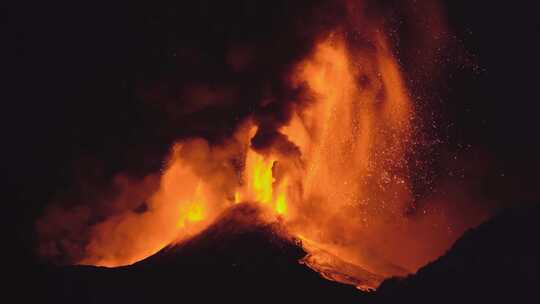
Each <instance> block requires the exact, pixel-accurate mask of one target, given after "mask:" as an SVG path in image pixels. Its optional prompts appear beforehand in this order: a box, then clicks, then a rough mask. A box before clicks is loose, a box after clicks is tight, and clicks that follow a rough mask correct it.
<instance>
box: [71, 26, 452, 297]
mask: <svg viewBox="0 0 540 304" xmlns="http://www.w3.org/2000/svg"><path fill="white" fill-rule="evenodd" d="M369 41H370V45H368V46H364V47H350V46H349V45H348V42H347V40H346V39H345V38H344V37H343V35H342V34H339V32H336V33H334V34H330V35H329V36H328V37H326V38H325V39H322V40H320V41H319V42H318V44H317V45H316V46H315V48H314V51H313V52H312V53H311V54H310V55H309V56H308V57H307V58H304V59H303V60H302V61H300V62H299V63H298V64H297V65H296V67H295V69H294V72H293V73H292V75H290V76H291V77H290V79H289V81H290V83H291V84H292V85H293V86H297V87H301V86H303V87H307V89H308V90H309V95H310V100H309V102H307V103H295V104H294V106H293V109H292V116H291V119H290V120H289V121H288V122H287V123H286V124H285V125H283V126H282V127H281V128H280V129H279V132H281V133H280V134H279V135H281V136H283V137H284V138H286V140H288V142H290V143H291V144H292V145H294V146H295V148H296V149H297V150H298V151H299V153H284V152H283V151H282V150H280V149H279V148H278V147H272V148H269V149H266V150H257V149H255V148H254V147H253V146H252V144H251V141H252V139H253V138H254V136H255V135H256V134H257V131H258V128H259V127H260V126H258V125H257V124H256V122H255V120H253V119H251V118H250V119H247V120H246V121H244V122H243V124H242V125H241V126H240V127H239V128H238V129H237V131H236V133H235V134H234V136H233V137H232V138H230V139H229V140H228V141H227V142H225V143H222V144H220V145H210V144H209V143H208V142H207V141H205V140H203V139H191V140H186V141H183V142H180V143H178V144H176V145H175V146H174V147H173V149H172V151H171V155H170V157H169V161H168V163H167V164H166V166H164V169H163V172H162V174H161V176H160V177H159V178H160V180H159V187H158V189H157V191H155V192H153V193H152V194H151V195H150V197H149V199H147V200H146V204H147V207H148V208H147V209H148V210H147V211H146V212H142V213H136V212H130V213H127V214H121V215H118V216H114V217H112V218H110V219H108V220H106V221H103V222H100V223H99V224H97V225H95V226H94V227H93V230H92V232H91V238H90V242H89V244H88V245H87V247H86V248H85V253H86V255H85V257H84V258H82V259H81V261H79V263H81V264H92V265H101V266H109V267H115V266H121V265H128V264H132V263H134V262H137V261H140V260H142V259H144V258H146V257H148V256H150V255H152V254H154V253H156V252H157V251H159V250H161V249H162V248H164V247H166V246H171V245H174V244H178V243H181V242H182V241H184V240H186V239H188V238H190V237H191V236H193V235H195V234H197V233H199V232H201V231H202V230H203V229H205V228H206V227H208V226H209V225H210V224H211V223H212V222H213V221H214V220H215V219H216V218H217V217H218V216H219V215H220V214H221V213H223V212H224V211H225V210H226V209H227V208H229V207H231V206H233V205H234V204H238V203H242V202H255V203H258V204H259V205H260V207H261V208H262V209H264V210H266V211H267V212H266V213H267V214H268V218H267V220H268V221H270V222H271V221H279V222H280V223H281V224H282V225H283V227H284V229H285V230H286V231H287V232H288V233H289V234H290V235H291V237H292V238H294V239H297V240H299V241H300V242H301V243H302V246H303V248H304V249H305V250H306V251H307V252H308V256H307V257H306V258H305V259H304V260H303V263H305V264H306V265H308V266H309V267H311V268H313V269H315V270H317V271H319V272H320V273H321V274H322V275H323V276H324V277H327V278H330V279H334V280H338V281H344V282H347V283H351V284H355V285H357V286H359V287H362V288H375V287H377V285H378V284H379V283H380V279H381V278H386V277H390V276H396V275H398V276H399V275H405V274H408V273H411V272H415V271H416V270H417V269H418V268H419V267H421V266H423V265H424V264H426V263H427V262H429V261H430V260H432V259H434V258H436V257H437V256H438V255H440V254H441V253H442V252H443V251H444V250H445V249H446V248H448V246H450V244H451V242H452V237H449V236H448V234H445V232H444V231H443V230H444V229H443V228H440V229H439V228H433V227H438V226H436V225H435V224H434V223H441V222H443V221H442V220H440V219H438V218H434V217H426V218H422V219H420V220H418V219H416V220H413V219H410V218H408V217H406V216H405V215H404V213H405V212H404V210H406V208H407V206H408V205H409V204H410V203H411V201H412V200H413V197H412V190H411V183H410V178H409V174H410V172H408V168H407V155H408V153H410V152H411V147H412V142H413V141H414V137H415V130H414V128H413V126H412V120H413V118H414V115H415V109H414V106H413V104H412V102H411V98H410V96H409V94H408V92H407V88H406V85H405V82H404V80H403V76H402V72H401V70H400V66H399V65H398V63H397V61H396V59H395V57H394V55H393V51H392V50H391V47H390V46H389V44H388V41H387V38H386V37H385V36H384V35H383V34H382V32H380V31H373V32H372V33H371V37H370V39H369ZM231 159H235V160H240V161H239V163H240V164H241V165H239V166H234V165H232V164H231V161H230V160H231ZM441 231H443V232H441ZM430 244H438V245H430ZM346 277H347V278H350V277H360V278H358V280H357V281H355V280H353V281H351V280H350V279H344V278H346Z"/></svg>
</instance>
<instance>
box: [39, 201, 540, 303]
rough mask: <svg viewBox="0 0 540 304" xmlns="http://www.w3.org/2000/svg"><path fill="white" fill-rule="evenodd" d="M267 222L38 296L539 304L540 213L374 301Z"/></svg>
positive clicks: (67, 270)
mask: <svg viewBox="0 0 540 304" xmlns="http://www.w3.org/2000/svg"><path fill="white" fill-rule="evenodd" d="M259 213H260V210H259V208H257V207H256V206H253V205H250V204H242V205H239V206H236V207H235V208H234V209H231V210H229V211H228V212H227V213H226V214H224V215H222V217H221V218H220V220H219V221H217V222H216V223H215V224H214V225H212V226H211V227H208V228H207V229H206V230H205V231H203V232H201V233H200V234H199V235H197V236H195V237H194V238H192V239H190V240H189V241H186V242H184V243H182V244H178V245H176V246H173V247H169V248H166V249H163V250H162V251H160V252H159V253H157V254H155V255H153V256H152V257H149V258H147V259H145V260H143V261H140V262H138V263H136V264H134V265H131V266H126V267H119V268H104V267H94V266H69V267H50V266H46V267H45V268H42V272H33V273H32V275H31V276H29V278H31V279H36V280H37V281H39V282H40V283H39V284H40V286H41V287H42V289H41V290H42V293H37V294H33V295H32V296H35V297H36V299H39V301H40V302H46V303H49V302H50V303H73V302H77V303H116V302H118V301H128V302H130V303H152V302H156V301H157V302H161V301H164V302H167V301H170V300H171V299H173V298H175V297H181V298H183V299H190V300H191V301H193V300H196V301H201V302H215V301H220V299H234V301H236V302H238V303H252V302H253V301H257V302H272V303H275V302H280V301H328V302H340V303H353V302H360V303H396V302H399V301H414V302H417V303H433V302H434V301H435V302H439V303H455V301H468V300H494V301H496V300H501V299H503V300H509V301H515V300H518V301H525V302H527V301H531V300H533V299H535V298H536V299H538V295H537V294H535V292H534V286H535V284H537V283H538V281H539V279H540V277H539V275H540V272H539V269H538V265H539V264H538V263H539V260H538V257H539V256H540V254H539V253H540V252H539V250H540V248H539V247H538V243H537V242H531V241H530V238H531V235H532V234H534V232H535V231H537V230H538V228H540V227H538V222H537V221H536V217H537V216H538V215H539V214H540V210H539V209H538V208H537V207H531V208H526V209H516V210H507V211H506V212H504V213H502V214H501V215H500V216H498V217H496V218H495V219H493V220H491V221H489V222H487V223H485V224H483V225H481V226H480V227H478V228H477V229H474V230H471V231H469V232H467V233H465V235H464V236H463V237H462V238H461V239H460V240H458V241H457V242H456V244H455V245H454V246H453V247H452V248H451V249H450V250H449V251H448V252H447V253H446V254H445V255H444V256H443V257H441V258H439V259H438V260H436V261H434V262H432V263H430V264H429V265H427V266H426V267H424V268H422V269H421V270H420V271H419V272H418V273H417V274H415V275H411V276H409V277H407V278H396V279H389V280H386V281H384V283H383V284H382V285H381V286H380V287H379V288H378V290H377V291H374V292H367V293H366V291H361V290H358V289H356V288H354V287H353V286H348V285H344V284H341V283H337V282H333V281H331V280H327V279H328V278H330V279H332V278H335V277H336V276H339V277H340V278H341V279H343V277H345V276H346V275H347V274H343V273H341V274H336V273H329V274H326V275H324V276H325V277H326V276H327V277H326V278H327V279H325V278H323V277H322V276H321V275H319V274H317V272H314V271H311V270H309V269H308V268H307V267H304V266H303V265H301V263H305V262H302V261H303V260H305V259H306V256H307V253H306V252H305V251H304V250H302V247H301V244H300V243H298V242H297V241H296V242H295V241H294V240H292V239H290V237H289V236H287V235H284V234H283V231H282V230H281V228H280V224H279V223H274V224H267V223H264V222H260V221H258V216H259ZM523 252H527V253H528V254H526V255H524V254H523ZM42 267H43V266H42ZM317 267H318V268H317V269H316V270H317V271H318V272H321V269H320V265H318V266H317ZM351 271H354V277H353V278H354V279H352V280H353V281H352V282H351V283H354V285H358V284H359V283H362V282H360V281H359V280H358V278H359V277H363V278H364V281H363V283H364V284H371V283H373V282H374V281H377V280H380V279H381V278H379V277H376V276H374V275H372V274H370V273H369V272H367V271H365V270H362V269H357V268H354V269H352V270H351ZM322 273H324V271H323V272H322ZM36 286H37V285H36Z"/></svg>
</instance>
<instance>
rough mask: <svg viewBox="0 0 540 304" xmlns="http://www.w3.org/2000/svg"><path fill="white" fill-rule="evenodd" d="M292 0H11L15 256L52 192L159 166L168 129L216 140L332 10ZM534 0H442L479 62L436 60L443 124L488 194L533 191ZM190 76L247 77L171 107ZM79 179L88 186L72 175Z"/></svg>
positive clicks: (9, 123) (5, 180)
mask: <svg viewBox="0 0 540 304" xmlns="http://www.w3.org/2000/svg"><path fill="white" fill-rule="evenodd" d="M290 2H291V1H231V2H229V1H227V4H225V1H194V2H193V3H184V1H174V2H170V3H166V4H160V5H156V4H145V5H135V4H129V5H123V4H122V5H121V4H110V3H109V4H107V5H105V6H101V5H98V4H97V3H89V4H79V3H76V2H71V3H49V2H40V3H35V4H33V5H24V6H23V5H17V6H13V7H10V8H8V9H7V10H6V11H5V13H4V14H3V15H6V16H7V18H6V19H5V20H7V26H4V29H7V31H3V45H4V47H3V52H2V53H5V54H3V55H2V57H3V58H2V61H3V62H4V64H3V68H2V70H3V73H4V74H5V78H4V79H5V80H4V81H3V85H4V86H5V88H4V89H3V92H2V96H3V97H2V101H3V103H2V107H3V110H2V114H3V115H2V119H1V122H2V125H1V126H0V130H1V132H2V142H3V144H2V158H1V162H2V167H1V170H2V184H3V188H4V189H6V190H7V195H6V196H4V197H3V199H4V202H3V205H4V206H5V207H4V208H6V209H4V212H3V214H4V217H5V218H4V219H3V222H4V224H5V225H7V226H8V227H9V229H10V230H12V231H14V233H13V234H12V236H11V237H12V239H10V240H9V241H8V242H9V243H12V244H16V245H14V246H13V251H12V254H14V256H17V260H19V261H21V263H22V262H23V261H24V260H25V259H26V258H30V259H32V250H33V249H32V248H33V246H34V241H35V240H34V234H33V225H34V222H35V220H36V218H37V216H39V215H40V214H41V213H42V211H43V207H44V206H45V205H46V204H47V203H48V202H49V201H50V200H51V199H52V198H53V197H55V195H58V193H62V192H70V191H78V192H80V191H83V190H84V191H88V192H92V189H93V187H96V188H99V187H102V186H103V187H105V185H107V184H108V181H109V178H110V177H111V176H113V175H114V174H115V173H117V172H119V171H127V172H129V173H130V174H132V175H139V176H142V175H145V174H147V173H148V172H152V171H155V170H157V169H158V168H159V167H160V166H161V164H162V161H163V157H164V155H165V154H166V153H167V151H168V149H169V145H170V143H171V142H173V141H174V140H175V139H177V138H182V137H185V136H187V135H194V134H195V135H199V136H204V137H207V138H209V139H210V140H219V138H220V137H222V136H223V135H224V134H228V133H230V132H232V129H233V126H234V125H235V123H236V122H237V121H239V120H240V119H241V118H242V117H243V116H244V115H246V114H247V113H251V112H253V111H256V110H257V106H256V104H250V103H249V100H257V101H258V99H259V98H260V97H261V96H262V95H261V94H263V93H261V92H264V91H265V90H270V91H272V90H273V89H274V88H266V87H265V84H266V83H279V81H276V79H274V78H275V77H277V76H276V75H280V73H282V72H283V70H284V69H287V67H288V63H291V62H294V59H295V58H297V57H298V56H300V55H302V54H304V53H305V52H306V51H307V50H306V49H305V45H306V44H305V41H306V40H309V39H312V38H313V37H312V35H313V33H311V32H309V31H305V32H302V31H299V30H298V29H299V28H301V25H302V24H303V23H305V24H310V26H306V28H310V29H311V28H312V26H313V24H320V25H321V28H324V26H325V24H326V23H329V24H330V23H332V22H333V20H332V18H328V19H324V18H323V19H320V18H319V17H318V16H314V15H311V14H309V13H305V10H306V9H309V8H310V7H312V6H313V1H295V2H294V3H295V4H294V5H291V4H290ZM317 2H324V1H317ZM381 2H385V3H386V5H389V6H392V5H395V3H399V1H381ZM533 3H534V2H533V1H465V0H459V1H455V0H454V1H450V0H448V1H445V7H446V13H447V16H448V22H449V28H450V30H451V31H452V32H453V33H454V36H455V37H454V38H453V39H454V41H455V42H456V45H458V46H459V47H460V48H463V49H464V50H466V51H467V52H468V53H469V54H471V55H472V58H474V60H475V62H476V64H475V65H476V66H477V68H470V67H467V68H463V67H460V66H455V67H452V66H451V64H450V67H446V68H445V70H444V71H445V72H447V73H448V75H446V76H449V77H448V78H447V79H445V82H444V83H442V84H438V88H439V89H440V92H439V94H440V95H441V96H440V101H438V103H439V105H440V113H441V116H442V118H441V122H444V125H442V127H441V128H439V131H438V132H440V133H441V137H443V138H444V139H445V141H447V142H448V146H449V147H450V148H449V149H450V150H452V151H457V154H459V155H462V154H463V155H468V154H467V153H465V152H467V151H469V150H467V149H470V151H474V153H473V152H471V154H470V155H473V156H466V157H470V159H472V161H475V159H476V158H489V159H490V167H489V169H488V173H487V175H486V176H484V177H483V180H482V181H481V183H482V187H483V189H485V193H484V194H485V196H486V197H490V198H495V199H497V200H500V201H504V202H509V204H513V203H514V201H535V200H536V199H538V196H539V191H538V189H537V185H536V181H537V175H538V172H540V166H539V164H540V162H539V161H538V155H539V152H540V144H539V142H538V138H539V136H538V130H539V128H538V120H539V117H540V116H539V115H540V113H539V112H538V111H537V109H539V108H540V107H538V106H537V103H538V102H539V97H538V96H539V93H538V92H539V90H538V87H539V85H538V74H539V71H540V64H539V63H540V59H539V58H540V55H539V54H540V43H539V41H538V36H539V35H538V34H539V29H540V28H539V21H538V20H540V18H538V8H537V7H536V6H537V5H536V4H533ZM301 16H309V17H305V20H303V19H302V17H301ZM293 29H294V31H293ZM291 32H294V33H297V34H291ZM283 33H286V35H284V34H283ZM284 45H287V48H285V47H282V46H284ZM250 47H251V48H253V47H254V48H256V52H255V53H256V54H263V55H264V56H267V57H263V58H273V60H275V61H266V60H260V62H258V61H257V59H254V60H255V63H253V64H254V68H253V71H252V72H246V73H245V74H243V75H242V76H234V77H239V78H234V77H231V75H233V74H234V73H231V71H230V66H227V65H226V64H224V62H227V60H229V59H228V58H227V56H228V54H230V52H229V50H230V49H231V48H233V49H234V50H235V51H239V52H241V51H243V50H244V48H247V49H249V48H250ZM275 62H280V64H275ZM261 71H264V72H262V73H261ZM450 76H451V77H450ZM199 82H201V83H202V82H204V83H211V84H212V86H213V88H215V90H218V91H219V90H221V89H222V88H223V87H224V84H227V85H230V86H232V87H233V88H236V86H235V83H241V84H242V85H248V86H249V89H247V90H245V92H243V93H242V94H241V96H242V98H241V100H242V101H241V102H240V104H235V105H234V106H230V107H229V106H228V105H230V104H229V103H227V102H228V101H227V100H225V101H223V102H222V103H220V106H219V107H215V108H210V109H206V110H203V111H197V109H195V110H185V111H184V110H183V111H179V112H178V113H179V114H176V113H177V111H176V110H175V111H169V108H168V106H170V104H171V103H170V102H169V100H171V99H172V100H174V98H178V97H179V96H180V97H181V96H183V95H182V94H184V92H183V91H181V90H180V91H179V90H178V89H177V88H175V86H174V84H175V83H192V84H197V83H199ZM163 86H165V87H167V86H170V87H172V88H170V89H165V90H162V91H160V92H163V91H165V92H167V93H168V94H165V95H163V94H161V93H160V94H157V95H156V93H155V90H154V88H156V87H160V88H163ZM237 89H238V90H240V89H241V88H240V87H238V88H237ZM149 100H150V101H152V102H150V103H149ZM156 100H157V101H156ZM154 101H155V102H154ZM189 106H190V105H187V106H185V107H186V108H188V109H190V107H189ZM181 108H182V109H184V105H182V107H181ZM468 147H472V148H468ZM461 151H465V152H463V153H461ZM475 153H476V154H475ZM81 178H84V179H85V180H88V181H91V182H89V183H88V184H91V185H92V186H89V189H83V190H81V189H79V188H77V187H79V186H78V185H77V183H76V182H75V181H77V180H79V179H81ZM74 188H76V189H74Z"/></svg>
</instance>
